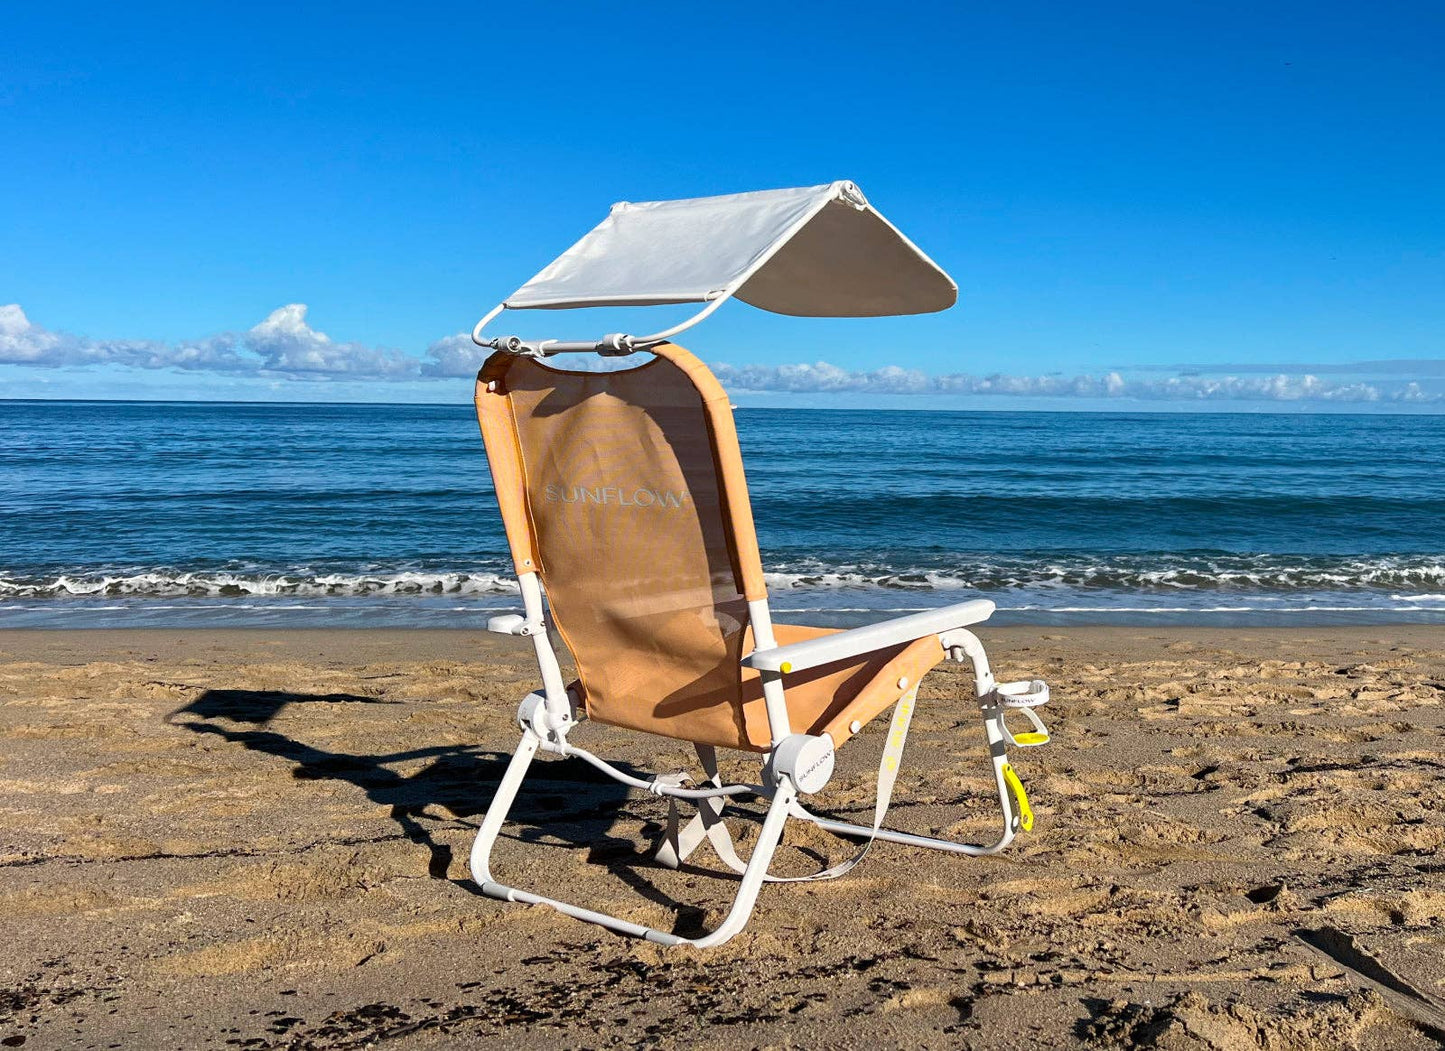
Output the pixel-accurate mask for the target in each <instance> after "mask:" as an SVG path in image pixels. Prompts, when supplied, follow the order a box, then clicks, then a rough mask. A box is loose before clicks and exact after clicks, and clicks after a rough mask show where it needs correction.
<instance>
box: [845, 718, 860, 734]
mask: <svg viewBox="0 0 1445 1051" xmlns="http://www.w3.org/2000/svg"><path fill="white" fill-rule="evenodd" d="M861 729H863V724H862V723H860V722H859V721H858V720H857V719H854V720H853V721H852V722H851V723H849V724H848V732H849V733H850V734H855V733H857V732H858V731H859V730H861Z"/></svg>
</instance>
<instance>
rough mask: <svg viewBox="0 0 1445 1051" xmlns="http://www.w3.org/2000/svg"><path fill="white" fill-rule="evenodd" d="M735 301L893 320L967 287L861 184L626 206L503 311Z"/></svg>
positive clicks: (949, 300) (940, 306) (939, 306)
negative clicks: (894, 220) (865, 192)
mask: <svg viewBox="0 0 1445 1051" xmlns="http://www.w3.org/2000/svg"><path fill="white" fill-rule="evenodd" d="M729 296H736V297H737V298H738V299H741V300H742V301H743V302H745V303H751V304H752V305H753V306H755V307H761V308H762V309H763V310H771V311H773V312H774V313H778V314H794V315H798V316H802V317H883V316H889V315H894V314H925V313H929V312H931V311H935V310H944V309H947V308H948V307H951V306H952V305H953V303H954V301H955V300H956V299H957V298H958V290H957V287H956V286H955V285H954V283H953V280H952V279H951V278H950V277H949V276H948V275H947V274H945V273H944V272H943V271H942V270H941V269H939V267H938V265H937V264H936V263H934V262H933V260H931V259H929V258H928V256H926V255H924V254H923V253H922V252H920V251H919V250H918V248H917V247H916V246H914V244H913V242H911V241H909V240H908V238H906V237H904V236H903V235H902V234H901V233H899V232H898V230H897V229H896V228H895V227H894V226H893V224H892V223H890V222H889V221H888V220H887V219H885V218H883V216H881V215H879V214H878V212H877V211H875V210H874V208H873V206H872V205H870V204H869V203H868V201H867V199H866V198H865V197H864V196H863V194H862V192H861V191H860V190H859V189H858V187H856V186H854V185H853V184H852V183H851V182H834V183H828V184H826V185H823V186H805V187H800V188H797V189H791V190H761V191H758V192H756V193H735V194H728V195H726V196H722V197H695V198H691V199H688V200H681V201H647V202H645V203H642V204H629V203H627V202H623V203H621V204H615V205H613V206H612V212H611V214H609V215H608V216H607V218H606V219H604V220H602V222H601V223H599V224H598V225H597V226H596V227H595V228H594V229H593V230H592V232H591V233H589V234H587V236H586V237H584V238H582V240H580V241H578V242H577V243H576V244H574V245H573V246H572V247H571V248H569V249H567V251H565V252H563V253H562V254H561V255H560V256H558V257H557V258H556V259H555V260H554V261H553V262H552V263H551V264H550V265H548V266H547V267H546V268H545V269H543V270H542V272H541V273H539V274H538V275H537V276H536V277H534V278H532V280H530V281H528V282H527V283H526V284H525V285H523V286H522V287H521V288H519V289H517V291H516V292H515V293H513V294H512V295H511V296H510V297H509V298H508V299H507V300H506V301H505V302H504V304H503V305H504V306H505V307H507V308H508V309H511V310H531V309H543V310H563V309H567V308H569V307H599V306H644V305H651V304H660V303H704V302H713V301H718V300H723V299H726V298H728V297H729ZM478 328H479V329H480V326H478Z"/></svg>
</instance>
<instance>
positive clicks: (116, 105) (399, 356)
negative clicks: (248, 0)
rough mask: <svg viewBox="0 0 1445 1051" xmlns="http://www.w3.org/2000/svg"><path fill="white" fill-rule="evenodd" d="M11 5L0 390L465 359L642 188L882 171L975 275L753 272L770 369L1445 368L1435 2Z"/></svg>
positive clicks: (1173, 380)
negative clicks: (794, 311)
mask: <svg viewBox="0 0 1445 1051" xmlns="http://www.w3.org/2000/svg"><path fill="white" fill-rule="evenodd" d="M4 19H5V27H4V37H5V38H6V43H5V44H4V46H3V50H0V143H3V144H4V148H3V150H0V396H9V397H196V398H217V397H221V398H245V399H250V398H257V399H269V398H275V399H284V400H308V399H333V398H337V399H362V400H436V401H449V400H455V401H462V400H466V399H467V398H468V397H469V393H470V391H469V382H468V380H467V378H466V376H465V375H464V374H462V373H463V372H464V370H463V369H462V368H461V367H460V366H458V367H456V368H453V369H451V370H450V371H451V372H455V373H457V374H456V375H442V376H435V377H425V378H422V377H423V374H424V373H425V372H428V371H430V372H446V371H448V370H447V369H441V368H437V367H436V363H437V362H439V361H444V360H454V359H455V354H456V352H457V351H458V349H459V348H460V344H458V343H457V342H456V341H455V340H454V337H455V336H456V335H457V334H458V333H460V332H462V331H464V330H466V329H468V328H469V327H470V325H471V324H472V322H473V321H475V319H476V318H477V317H478V316H480V314H481V313H483V312H484V311H485V310H486V309H487V308H488V307H490V306H491V305H492V304H493V303H494V302H495V301H497V300H498V299H500V298H501V297H502V296H504V295H506V294H507V293H509V292H510V291H512V289H514V288H515V287H517V286H518V285H519V284H521V283H522V282H523V281H524V280H525V279H526V278H528V277H529V276H531V274H532V273H534V272H535V271H536V270H537V269H539V268H540V267H541V266H542V265H543V264H545V263H546V262H547V261H548V260H550V259H551V258H552V257H553V256H554V255H556V254H557V253H558V252H560V251H561V250H562V249H563V248H565V247H566V246H567V245H568V244H570V243H571V242H572V241H573V240H575V239H576V238H577V237H578V236H580V235H581V234H582V233H583V232H585V231H586V230H587V229H588V228H589V227H591V226H592V225H593V224H594V223H596V222H597V221H598V220H599V219H601V218H602V217H603V215H605V213H606V209H607V207H608V205H609V204H610V203H611V202H613V201H614V200H620V199H627V200H645V199H651V198H667V197H687V196H698V195H705V194H711V193H729V192H735V191H740V190H747V189H760V188H766V187H774V186H790V185H808V184H815V183H820V182H827V181H830V180H832V179H836V178H848V179H853V180H854V181H856V182H857V183H859V184H860V185H861V186H862V187H863V189H864V191H865V192H866V193H867V194H868V195H869V197H870V198H871V199H872V200H873V202H874V203H875V204H876V205H877V206H878V207H879V208H880V209H881V210H882V211H883V212H884V214H886V215H887V216H888V217H889V218H890V219H892V220H893V221H894V222H895V223H896V224H897V225H898V226H900V227H901V228H902V229H903V230H904V231H905V232H907V233H908V234H909V235H910V236H912V237H913V239H914V240H915V241H917V242H918V243H919V245H920V246H921V247H923V248H924V250H925V251H927V252H928V253H929V254H930V255H931V256H933V257H934V258H935V259H936V260H937V261H938V262H939V263H940V264H941V265H943V267H944V268H945V269H947V270H948V271H949V272H950V273H951V274H952V275H953V277H954V278H955V280H956V281H957V282H958V284H959V288H960V301H959V305H958V306H957V307H955V308H954V309H953V310H951V311H949V312H947V313H945V314H940V315H931V316H925V317H918V318H903V319H876V320H865V321H857V320H847V321H845V320H837V321H832V320H826V321H818V320H801V319H793V318H784V317H779V316H775V315H770V314H766V313H763V312H760V311H756V310H753V309H752V308H750V307H747V306H745V305H743V304H730V305H729V306H728V307H725V308H724V309H723V310H722V311H720V312H719V314H718V315H716V316H715V317H714V318H713V319H712V320H711V321H709V322H707V323H706V324H705V325H704V326H702V327H700V328H699V329H697V330H695V331H694V332H693V333H690V334H689V336H690V338H689V339H687V340H686V341H685V342H687V343H688V345H689V346H690V347H691V348H692V349H694V350H695V351H697V352H699V353H700V354H702V356H703V357H704V358H705V359H707V360H708V361H710V362H715V363H718V364H719V365H722V366H728V367H730V369H731V371H727V370H724V371H725V379H730V380H731V383H732V385H733V386H734V387H739V384H741V383H743V382H744V381H746V382H747V383H750V384H752V385H753V387H755V388H757V389H758V390H760V391H761V393H757V394H754V395H747V394H742V395H740V400H745V401H751V403H754V404H843V403H847V404H860V403H865V402H867V403H871V402H875V401H876V402H879V403H883V404H897V405H910V404H916V405H957V406H964V407H972V406H978V407H998V408H1016V407H1021V406H1023V405H1034V404H1037V405H1058V406H1060V407H1072V408H1123V407H1131V408H1132V407H1154V408H1170V407H1174V408H1177V407H1189V408H1201V407H1202V408H1208V407H1229V408H1241V407H1244V408H1248V407H1261V406H1263V407H1273V408H1292V409H1299V408H1307V409H1341V408H1350V409H1353V410H1359V409H1373V410H1412V409H1413V410H1417V411H1418V410H1425V411H1438V410H1440V409H1442V408H1445V110H1442V107H1441V106H1440V99H1441V98H1442V97H1445V60H1442V59H1441V57H1440V42H1441V41H1442V40H1445V8H1442V7H1441V6H1440V5H1436V4H1427V3H1417V4H1402V3H1394V4H1392V3H1381V4H1373V5H1368V6H1361V5H1345V4H1335V3H1311V4H1288V3H1280V4H1271V5H1258V4H1244V3H1238V4H1235V3H1199V4H1186V3H1170V4H1158V3H1133V4H1126V3H1093V4H1078V3H1035V4H1030V5H1000V4H987V5H985V4H981V3H951V4H928V3H918V4H896V5H877V4H870V5H861V4H860V5H848V4H844V3H829V4H826V5H824V4H818V5H804V4H768V5H761V4H759V5H750V4H730V5H725V6H723V7H717V8H695V7H687V6H683V5H675V4H655V5H648V4H631V5H602V4H595V5H581V4H578V5H569V4H554V5H547V6H546V7H543V6H542V5H491V4H465V5H455V6H447V5H414V6H412V7H401V6H397V5H394V4H386V5H381V4H365V3H354V4H347V5H344V6H342V5H337V6H335V7H334V8H327V7H323V6H321V5H311V6H309V7H308V6H306V5H269V4H249V5H246V6H245V8H244V10H240V9H238V10H232V11H223V10H222V9H221V8H220V7H216V6H211V5H193V4H187V5H184V6H179V5H178V6H169V5H164V4H143V5H136V6H120V5H85V4H77V5H66V6H64V7H63V8H55V7H50V8H47V7H46V6H45V5H38V4H28V5H12V6H11V7H10V8H8V9H7V11H6V14H5V16H4ZM303 306H304V309H303ZM542 317H543V319H544V320H546V321H554V320H559V321H560V320H561V319H560V318H559V317H558V315H543V316H542ZM579 321H580V319H579ZM653 323H654V321H653V319H652V318H648V319H646V320H642V321H636V322H635V327H637V328H645V327H653ZM588 324H589V326H593V327H597V328H598V329H599V332H600V331H601V330H603V329H605V330H615V329H616V328H626V327H628V324H627V321H626V319H623V321H622V322H621V323H618V322H614V321H611V320H609V321H608V322H606V323H602V322H588ZM517 327H522V326H521V325H519V326H517ZM318 333H324V336H322V335H318ZM529 334H531V333H529ZM535 334H537V335H550V334H552V333H551V332H550V331H549V332H537V333H535ZM558 334H560V335H564V336H566V335H572V334H573V333H572V332H570V331H568V332H561V333H558ZM582 334H586V335H592V334H593V333H592V332H591V331H590V328H589V331H587V332H586V333H582ZM461 349H464V348H461ZM448 351H450V352H451V353H452V357H450V358H449V357H447V356H446V355H447V352H448ZM7 362H8V363H7ZM426 363H430V365H429V366H428V365H427V364H426ZM819 363H826V365H827V366H828V368H826V369H824V368H820V367H819ZM779 365H800V366H806V368H803V369H794V370H790V371H788V372H787V373H786V375H785V374H783V373H779V372H776V371H773V372H769V371H768V367H772V366H779ZM745 366H761V368H752V369H750V370H746V371H744V368H743V367H745ZM885 367H896V368H901V369H903V370H906V371H905V373H903V374H902V376H901V377H900V374H899V373H897V372H896V371H894V370H890V371H888V372H886V373H883V374H879V373H878V372H877V370H879V369H883V368H885ZM994 375H999V376H1001V377H1002V379H1001V380H999V381H997V382H993V383H991V384H990V383H987V382H983V380H984V378H986V377H990V376H994ZM938 377H952V379H951V380H939V379H938ZM739 389H742V388H740V387H739ZM980 391H987V392H988V393H980ZM998 392H1003V393H998Z"/></svg>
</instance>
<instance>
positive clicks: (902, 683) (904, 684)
mask: <svg viewBox="0 0 1445 1051" xmlns="http://www.w3.org/2000/svg"><path fill="white" fill-rule="evenodd" d="M898 688H899V689H900V690H906V689H908V676H906V675H905V676H904V677H903V678H901V679H899V680H898Z"/></svg>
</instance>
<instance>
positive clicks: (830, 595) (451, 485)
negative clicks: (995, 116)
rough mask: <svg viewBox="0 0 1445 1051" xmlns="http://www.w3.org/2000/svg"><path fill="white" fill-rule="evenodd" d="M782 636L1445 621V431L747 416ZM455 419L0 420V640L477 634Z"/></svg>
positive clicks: (486, 501) (474, 450) (1178, 419)
mask: <svg viewBox="0 0 1445 1051" xmlns="http://www.w3.org/2000/svg"><path fill="white" fill-rule="evenodd" d="M737 418H738V431H739V434H740V436H741V441H742V445H743V455H744V459H745V461H746V464H747V470H748V477H749V483H750V486H751V488H752V491H753V500H754V505H753V510H754V515H755V517H756V519H757V523H758V538H759V541H760V544H761V546H762V550H763V560H764V565H765V569H766V570H767V573H768V579H769V583H770V588H771V593H772V598H773V605H774V616H775V618H777V619H779V620H783V621H793V622H800V623H818V624H841V625H846V624H854V623H861V622H865V621H868V620H871V619H876V618H878V617H881V616H884V615H888V614H897V613H904V612H911V611H915V610H919V609H924V608H928V607H931V606H937V605H942V604H946V603H950V602H957V601H962V600H964V599H966V598H969V597H974V596H983V597H987V598H990V599H992V600H993V601H994V602H995V603H997V605H998V613H997V614H996V616H995V618H994V623H1015V624H1018V623H1026V624H1051V625H1069V624H1082V623H1112V624H1119V623H1122V624H1138V625H1165V624H1170V625H1179V624H1241V625H1244V624H1260V625H1317V624H1336V623H1377V624H1378V623H1404V622H1415V623H1420V622H1424V623H1445V453H1442V449H1445V416H1425V415H1409V416H1405V415H1399V416H1390V415H1301V414H1290V415H1273V414H1228V413H1208V414H1179V413H1167V414H1165V413H1157V414H1156V413H1044V412H910V411H876V412H875V411H851V410H848V411H827V410H804V409H749V408H744V409H740V410H739V411H738V414H737ZM515 605H516V599H515V587H514V585H513V584H512V583H511V582H510V580H509V567H508V564H507V560H506V556H505V544H504V539H503V534H502V529H501V523H500V520H499V518H498V515H497V509H496V503H495V500H494V498H493V495H492V490H491V483H490V478H489V475H488V472H487V466H486V461H485V458H484V455H483V451H482V444H481V439H480V438H479V437H478V434H477V429H476V422H475V419H474V417H473V415H472V409H471V406H470V405H465V404H461V405H455V406H453V405H426V406H416V405H317V404H265V405H262V404H198V403H139V402H60V401H8V402H0V627H147V626H155V627H176V626H206V627H246V626H276V625H289V626H312V627H314V626H337V627H343V626H345V627H362V626H389V627H397V626H417V627H480V626H483V625H484V624H485V621H486V618H487V617H488V616H489V615H491V614H492V613H494V612H496V611H497V610H502V609H511V608H513V607H515Z"/></svg>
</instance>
